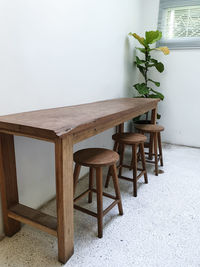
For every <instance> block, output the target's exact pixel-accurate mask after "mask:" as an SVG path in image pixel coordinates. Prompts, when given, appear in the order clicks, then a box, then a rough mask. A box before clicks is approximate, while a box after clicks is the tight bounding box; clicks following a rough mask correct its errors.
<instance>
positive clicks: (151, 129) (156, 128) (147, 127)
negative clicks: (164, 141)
mask: <svg viewBox="0 0 200 267" xmlns="http://www.w3.org/2000/svg"><path fill="white" fill-rule="evenodd" d="M135 128H136V129H138V130H141V131H143V132H146V133H159V132H162V131H164V129H165V128H164V127H163V126H161V125H158V124H136V125H135Z"/></svg>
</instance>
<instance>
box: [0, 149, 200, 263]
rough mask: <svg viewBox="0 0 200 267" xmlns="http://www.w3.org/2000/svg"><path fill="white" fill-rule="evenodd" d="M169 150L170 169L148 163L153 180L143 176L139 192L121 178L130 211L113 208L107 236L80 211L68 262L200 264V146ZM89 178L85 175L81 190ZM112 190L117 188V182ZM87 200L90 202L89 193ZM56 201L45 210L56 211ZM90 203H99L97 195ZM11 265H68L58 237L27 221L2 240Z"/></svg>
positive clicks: (1, 259) (2, 258) (0, 247)
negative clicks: (62, 258)
mask: <svg viewBox="0 0 200 267" xmlns="http://www.w3.org/2000/svg"><path fill="white" fill-rule="evenodd" d="M164 156H165V158H164V163H165V167H164V171H165V172H164V174H161V175H159V176H158V177H156V176H154V173H153V170H154V168H153V166H151V165H148V171H149V177H148V178H149V184H148V185H146V184H144V183H143V180H142V179H141V180H140V181H139V188H138V197H137V198H134V197H132V184H131V183H129V182H126V181H122V180H121V181H120V188H121V194H122V199H123V208H124V215H123V216H119V215H118V210H117V207H115V208H114V209H112V210H111V212H110V213H108V215H107V216H106V217H105V218H104V236H103V238H102V239H98V238H97V237H96V236H97V224H96V220H95V218H93V217H90V216H88V215H86V214H83V213H81V212H79V211H75V213H74V214H75V253H74V255H73V256H72V257H71V259H70V260H69V261H68V263H67V264H66V265H65V266H68V267H75V266H77V267H78V266H81V267H82V266H84V267H85V266H87V267H100V266H104V267H118V266H120V267H126V266H127V267H128V266H133V267H134V266H137V267H146V266H148V267H168V266H170V267H173V266H174V267H175V266H176V267H197V266H200V149H194V148H187V147H180V146H172V145H165V147H164ZM126 175H129V176H131V172H126ZM87 184H88V180H87V179H83V180H81V181H80V182H79V184H78V191H82V190H84V188H86V187H87ZM107 191H109V192H112V183H111V184H110V186H109V188H108V189H107ZM81 203H82V205H84V206H88V204H87V203H86V199H83V200H81ZM55 204H56V203H55V201H52V202H50V203H49V204H48V205H47V206H46V207H44V208H43V211H44V212H46V213H49V214H52V215H55V214H56V212H55V210H56V205H55ZM108 204H109V203H108V200H107V199H106V198H105V201H104V205H105V206H106V205H108ZM90 208H91V209H94V210H95V208H96V201H95V196H94V202H93V203H92V204H90ZM6 266H10V267H26V266H27V267H29V266H31V267H36V266H37V267H38V266H41V267H46V266H49V267H51V266H55V267H57V266H63V265H62V264H60V263H59V262H58V261H57V240H56V238H55V237H52V236H50V235H48V234H46V233H43V232H41V231H39V230H37V229H34V228H31V227H29V226H24V227H23V228H22V230H21V231H20V232H19V233H17V234H16V235H15V236H14V237H12V238H4V239H3V241H1V242H0V267H6Z"/></svg>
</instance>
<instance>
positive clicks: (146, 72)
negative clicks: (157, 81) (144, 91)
mask: <svg viewBox="0 0 200 267" xmlns="http://www.w3.org/2000/svg"><path fill="white" fill-rule="evenodd" d="M145 50H146V51H145V72H144V78H145V84H146V86H147V84H148V63H149V62H148V56H149V52H148V50H147V48H146V49H145ZM145 96H146V97H147V95H145Z"/></svg>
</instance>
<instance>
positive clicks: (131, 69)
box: [124, 36, 138, 97]
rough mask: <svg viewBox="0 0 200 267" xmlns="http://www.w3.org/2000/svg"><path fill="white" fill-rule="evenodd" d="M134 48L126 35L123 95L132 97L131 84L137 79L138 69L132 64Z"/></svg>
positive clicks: (134, 54) (134, 53)
mask: <svg viewBox="0 0 200 267" xmlns="http://www.w3.org/2000/svg"><path fill="white" fill-rule="evenodd" d="M135 56H136V50H135V49H134V46H133V45H132V44H131V40H130V38H129V37H128V36H127V37H126V39H125V43H124V88H125V95H127V96H129V97H133V84H134V83H135V82H136V81H137V80H138V71H137V68H136V66H135V64H134V58H135Z"/></svg>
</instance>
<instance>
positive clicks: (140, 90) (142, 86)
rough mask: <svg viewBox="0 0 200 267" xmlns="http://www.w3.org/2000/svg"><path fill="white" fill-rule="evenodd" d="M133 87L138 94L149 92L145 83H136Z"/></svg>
mask: <svg viewBox="0 0 200 267" xmlns="http://www.w3.org/2000/svg"><path fill="white" fill-rule="evenodd" d="M134 87H135V89H136V90H137V91H138V93H139V94H140V95H148V94H149V87H147V86H146V84H145V83H137V84H135V85H134Z"/></svg>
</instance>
